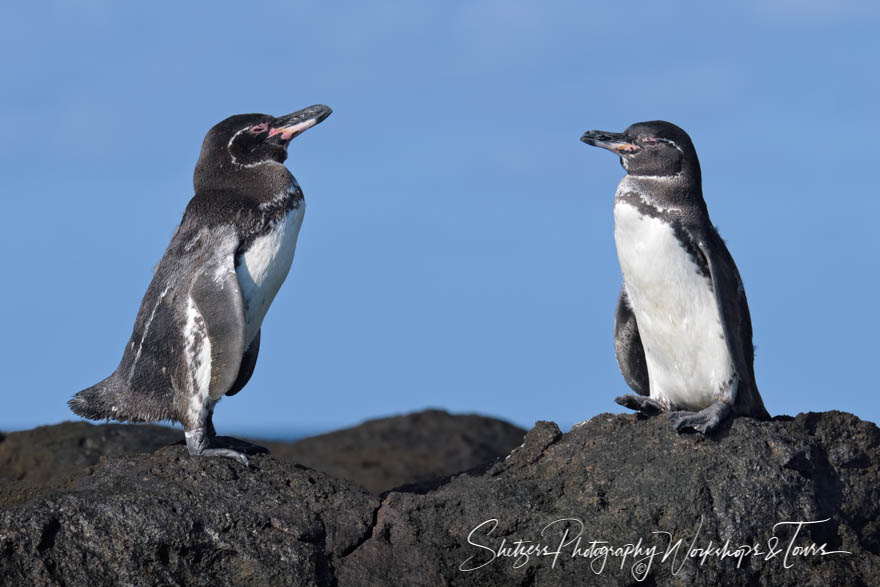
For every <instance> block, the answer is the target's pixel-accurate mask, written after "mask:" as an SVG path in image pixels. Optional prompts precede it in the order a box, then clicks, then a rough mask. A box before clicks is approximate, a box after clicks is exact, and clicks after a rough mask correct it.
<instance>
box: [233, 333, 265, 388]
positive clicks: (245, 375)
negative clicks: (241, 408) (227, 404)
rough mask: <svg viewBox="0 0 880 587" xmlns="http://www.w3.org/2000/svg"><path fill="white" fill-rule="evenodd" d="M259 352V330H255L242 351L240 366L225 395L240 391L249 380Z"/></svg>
mask: <svg viewBox="0 0 880 587" xmlns="http://www.w3.org/2000/svg"><path fill="white" fill-rule="evenodd" d="M259 352H260V330H257V335H256V336H254V340H252V341H251V344H250V345H248V348H247V350H246V351H245V352H244V356H243V357H242V358H241V366H240V367H239V368H238V377H237V378H236V380H235V383H233V384H232V387H231V388H230V389H229V391H227V392H226V395H235V394H236V393H238V392H239V391H241V389H242V388H243V387H244V386H245V385H246V384H247V382H248V381H250V378H251V375H253V374H254V368H255V367H256V366H257V355H258V354H259Z"/></svg>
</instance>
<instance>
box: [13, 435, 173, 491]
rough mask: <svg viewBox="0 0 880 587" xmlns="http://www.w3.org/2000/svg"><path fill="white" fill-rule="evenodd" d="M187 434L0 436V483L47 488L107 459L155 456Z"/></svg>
mask: <svg viewBox="0 0 880 587" xmlns="http://www.w3.org/2000/svg"><path fill="white" fill-rule="evenodd" d="M181 440H183V432H182V431H180V430H173V429H171V428H165V427H164V426H153V425H149V424H143V425H140V424H103V425H100V426H93V425H91V424H89V423H87V422H63V423H61V424H56V425H54V426H40V427H39V428H34V429H32V430H23V431H21V432H10V433H8V434H7V435H6V436H5V437H3V436H2V435H0V480H12V481H22V482H25V483H28V484H34V485H39V484H45V483H47V482H49V481H51V480H53V479H59V478H62V477H65V476H67V475H70V474H71V473H74V472H76V471H80V470H82V469H85V468H86V467H88V466H90V465H94V464H95V463H97V462H98V460H100V458H101V457H103V456H122V455H132V454H138V453H144V452H153V451H154V450H156V449H158V448H160V447H163V446H165V445H168V444H171V443H174V442H178V441H181Z"/></svg>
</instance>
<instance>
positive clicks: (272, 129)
mask: <svg viewBox="0 0 880 587" xmlns="http://www.w3.org/2000/svg"><path fill="white" fill-rule="evenodd" d="M330 113H331V110H330V108H328V107H327V106H323V105H315V106H310V107H308V108H305V109H303V110H300V111H298V112H294V113H292V114H288V115H287V116H281V117H278V118H276V117H273V116H269V115H266V114H240V115H236V116H231V117H229V118H227V119H226V120H224V121H222V122H220V123H219V124H217V125H216V126H214V127H213V128H212V129H211V130H210V131H208V134H207V135H206V136H205V141H204V143H203V145H202V151H201V154H200V156H199V160H198V163H196V169H195V173H194V175H193V185H194V187H195V196H194V197H193V198H192V200H190V202H189V205H188V206H187V208H186V212H185V213H184V215H183V220H182V221H181V223H180V226H179V227H178V228H177V231H176V232H175V234H174V236H173V237H172V239H171V244H170V245H169V246H168V249H167V250H166V251H165V254H164V256H163V257H162V260H161V261H160V262H159V265H158V266H157V267H156V271H155V274H154V276H153V280H152V282H151V283H150V285H149V287H148V288H147V293H146V294H145V295H144V299H143V301H142V302H141V307H140V311H139V312H138V315H137V318H136V319H135V324H134V330H133V332H132V335H131V339H130V340H129V343H128V344H127V345H126V347H125V352H124V353H123V356H122V360H121V362H120V363H119V366H118V367H117V368H116V371H114V372H113V374H112V375H110V376H109V377H108V378H107V379H104V380H103V381H101V382H100V383H97V384H96V385H94V386H92V387H89V388H88V389H84V390H83V391H80V392H79V393H77V394H76V395H75V396H74V397H73V398H72V399H71V400H70V401H69V402H68V404H69V405H70V408H71V409H72V410H73V411H74V412H75V413H77V414H79V415H80V416H83V417H85V418H90V419H94V420H102V419H111V420H119V421H131V422H156V421H159V420H173V421H177V422H180V423H182V424H183V427H184V433H185V437H186V445H187V449H188V450H189V453H190V454H191V455H200V456H224V457H230V458H233V459H236V460H237V461H239V462H241V463H243V464H245V465H247V463H248V459H247V456H246V455H245V452H246V451H250V450H252V449H253V448H259V447H253V445H249V446H247V449H246V450H244V449H243V448H242V447H244V446H245V445H247V443H243V442H241V441H237V440H235V439H230V438H225V437H218V436H217V435H216V433H215V431H214V426H213V424H212V422H211V419H212V414H213V411H214V406H215V404H216V403H217V402H218V401H219V400H220V398H221V397H223V396H224V395H229V396H231V395H234V394H236V393H238V392H239V391H241V389H242V388H243V387H244V386H245V384H246V383H247V382H248V380H249V379H250V377H251V375H252V374H253V371H254V366H255V365H256V362H257V353H258V352H259V349H260V326H261V325H262V322H263V318H264V317H265V315H266V311H267V310H268V309H269V305H270V304H271V303H272V300H273V299H274V297H275V294H276V293H277V292H278V289H279V288H280V287H281V284H282V283H283V282H284V279H285V278H286V277H287V273H288V271H289V270H290V266H291V263H292V262H293V255H294V251H295V249H296V240H297V236H298V234H299V230H300V226H301V225H302V220H303V214H304V212H305V200H304V199H303V194H302V190H301V189H300V187H299V184H298V183H297V182H296V179H295V178H294V177H293V175H291V173H290V171H288V170H287V168H286V167H285V166H284V161H285V160H286V159H287V146H288V144H289V143H290V141H291V139H293V138H294V137H295V136H297V135H299V134H300V133H302V132H304V131H305V130H307V129H309V128H311V127H312V126H314V125H316V124H318V123H320V122H321V121H323V120H324V119H325V118H327V117H328V116H329V115H330Z"/></svg>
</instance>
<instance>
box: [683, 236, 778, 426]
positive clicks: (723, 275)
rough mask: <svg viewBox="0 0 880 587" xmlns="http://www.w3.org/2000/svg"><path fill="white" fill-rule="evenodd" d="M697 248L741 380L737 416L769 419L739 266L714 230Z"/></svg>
mask: <svg viewBox="0 0 880 587" xmlns="http://www.w3.org/2000/svg"><path fill="white" fill-rule="evenodd" d="M697 244H698V246H699V248H700V252H701V253H702V254H703V257H704V258H705V259H706V264H707V265H708V267H709V274H710V275H711V276H712V288H713V290H714V292H715V302H716V304H717V307H718V315H719V317H720V318H721V328H722V329H723V331H724V340H725V342H726V343H727V350H728V352H729V353H730V357H731V359H732V360H733V367H734V369H735V370H736V374H737V375H738V376H739V385H738V389H737V390H736V396H735V398H734V406H735V410H736V413H737V414H738V415H747V416H752V417H755V418H760V419H769V418H770V414H768V413H767V410H766V408H764V402H763V401H762V400H761V394H760V393H759V392H758V385H757V383H756V382H755V372H754V361H755V347H754V346H752V318H751V315H750V314H749V304H748V302H747V301H746V292H745V288H744V287H743V283H742V278H741V277H740V275H739V271H738V270H737V268H736V263H734V261H733V257H732V256H731V255H730V251H728V250H727V247H726V246H725V244H724V241H723V240H721V236H719V235H718V233H717V232H715V231H714V230H713V231H712V234H708V235H705V237H704V238H700V239H697Z"/></svg>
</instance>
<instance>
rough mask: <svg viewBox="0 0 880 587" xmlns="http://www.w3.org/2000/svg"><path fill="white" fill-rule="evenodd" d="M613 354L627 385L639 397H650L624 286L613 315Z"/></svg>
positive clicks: (638, 336) (645, 372) (638, 338)
mask: <svg viewBox="0 0 880 587" xmlns="http://www.w3.org/2000/svg"><path fill="white" fill-rule="evenodd" d="M614 352H615V353H616V354H617V365H618V367H620V372H621V373H622V374H623V378H624V380H625V381H626V383H627V385H629V386H630V388H632V390H633V391H634V392H636V393H638V394H639V395H645V396H648V395H650V394H651V393H650V387H649V384H648V363H647V362H646V360H645V349H644V348H643V347H642V338H641V336H640V335H639V327H638V325H637V324H636V316H635V314H633V311H632V308H631V307H630V305H629V299H628V298H627V296H626V285H623V286H621V288H620V297H618V298H617V310H616V311H615V313H614ZM618 403H619V402H618Z"/></svg>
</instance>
